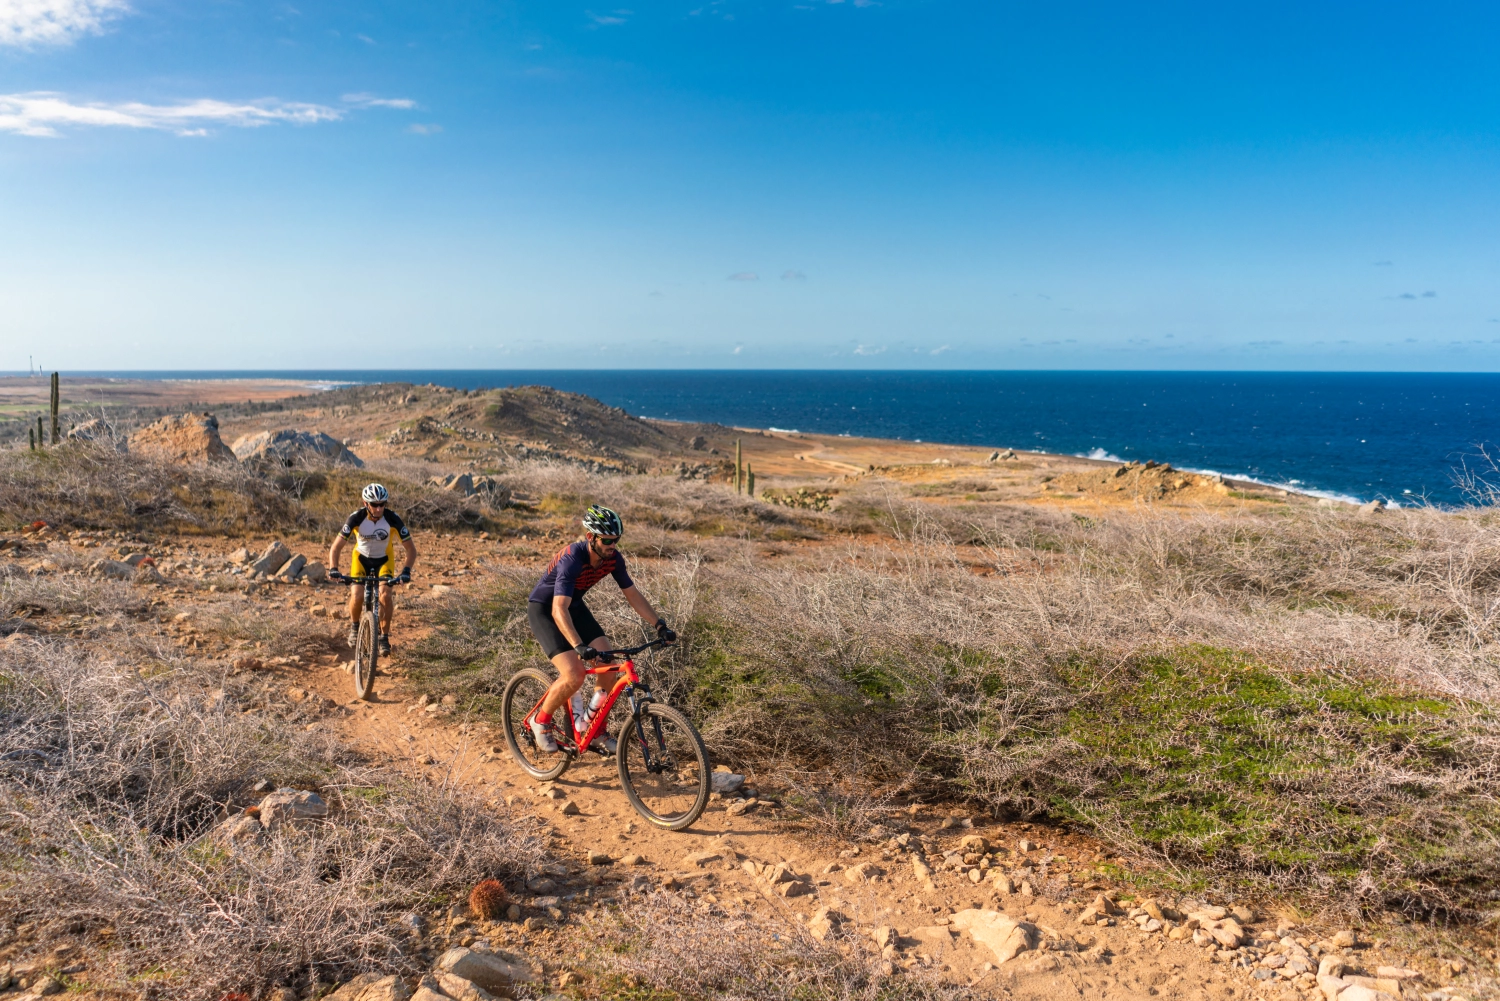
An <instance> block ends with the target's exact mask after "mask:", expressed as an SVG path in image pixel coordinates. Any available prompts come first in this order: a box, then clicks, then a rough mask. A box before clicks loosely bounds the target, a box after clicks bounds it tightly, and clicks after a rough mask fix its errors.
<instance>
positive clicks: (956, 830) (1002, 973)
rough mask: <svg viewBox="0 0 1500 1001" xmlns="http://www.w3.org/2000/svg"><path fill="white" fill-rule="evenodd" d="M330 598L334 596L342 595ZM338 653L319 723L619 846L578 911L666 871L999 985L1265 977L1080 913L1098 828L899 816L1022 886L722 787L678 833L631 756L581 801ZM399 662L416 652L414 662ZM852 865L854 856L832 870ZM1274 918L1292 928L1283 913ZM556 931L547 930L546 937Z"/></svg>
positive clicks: (590, 772)
mask: <svg viewBox="0 0 1500 1001" xmlns="http://www.w3.org/2000/svg"><path fill="white" fill-rule="evenodd" d="M463 552H464V550H463V548H462V547H461V545H459V544H458V543H455V542H449V543H444V544H442V545H440V546H428V547H427V550H426V554H425V557H426V558H425V559H424V562H425V563H426V569H427V572H428V573H429V574H431V573H435V572H440V568H441V567H443V566H444V565H448V564H452V563H454V562H456V561H459V560H461V559H462V558H463ZM466 586H470V585H466ZM481 586H482V585H481ZM327 596H328V597H329V598H332V597H333V596H334V595H333V594H332V593H331V592H330V593H329V594H328V595H327ZM328 604H329V606H330V607H332V606H333V602H332V601H329V602H328ZM400 614H401V615H402V619H400V620H398V624H397V627H396V630H395V634H394V635H395V639H396V642H397V644H398V650H397V654H398V656H399V645H400V644H401V643H403V642H405V643H410V642H411V641H413V640H414V639H415V638H416V637H418V636H419V635H420V634H421V633H422V631H424V628H425V625H424V623H423V622H422V621H421V620H420V618H419V616H420V613H413V612H409V611H404V612H402V613H400ZM328 628H329V632H330V634H331V635H337V634H339V633H340V631H341V630H342V629H343V628H344V623H343V621H342V619H336V620H334V621H333V622H332V623H330V624H329V626H328ZM340 648H341V649H342V647H341V646H340ZM333 660H334V658H333V657H324V658H323V663H320V664H311V665H307V666H306V667H295V666H286V667H282V668H278V669H277V670H278V671H280V672H281V673H282V677H283V678H284V681H285V685H286V687H287V688H288V689H290V688H300V689H303V690H306V691H307V692H309V693H310V694H313V695H316V696H319V697H322V698H325V699H328V700H331V701H332V702H334V703H337V705H338V706H339V707H340V711H338V712H334V713H330V714H329V715H327V716H326V717H324V719H323V720H321V721H320V722H318V723H316V724H314V725H315V726H317V727H319V728H322V729H326V730H327V731H328V732H330V733H331V734H334V735H336V736H337V737H338V739H340V740H343V741H346V742H348V743H350V744H351V745H354V746H356V747H359V748H360V749H362V750H363V751H364V752H366V753H368V754H370V755H371V756H373V757H376V758H379V759H384V760H385V761H386V762H387V763H389V764H390V765H392V766H394V767H396V768H397V769H399V770H401V771H403V772H404V773H406V774H408V775H410V776H412V777H414V778H419V779H426V780H427V781H431V782H435V783H451V784H454V785H457V786H461V787H465V788H467V789H469V790H471V791H473V792H476V793H478V794H480V795H481V796H483V797H484V798H486V799H490V800H493V801H496V802H499V801H502V800H504V801H509V802H514V803H518V804H520V805H527V806H530V807H531V808H533V809H535V810H536V811H537V813H538V814H539V815H540V816H542V817H544V818H545V819H546V820H547V822H548V823H549V824H550V825H551V826H552V827H553V829H554V830H555V831H556V833H557V834H558V835H559V836H560V838H561V842H560V849H561V850H562V852H563V853H564V854H565V855H568V856H571V857H572V858H573V859H574V860H577V861H578V862H579V864H580V865H586V861H585V860H586V859H587V856H588V853H589V852H590V851H596V852H599V851H602V852H604V853H606V854H608V855H610V856H612V857H613V858H614V859H615V860H616V861H615V863H614V864H613V865H612V866H610V867H609V869H607V870H602V871H601V873H600V875H601V876H602V879H601V878H597V877H596V878H595V879H592V880H587V881H582V882H578V881H575V882H574V884H573V885H572V886H571V891H572V894H576V896H572V895H571V894H570V892H569V890H570V888H569V887H564V888H562V889H561V890H559V891H550V890H549V891H547V892H548V893H549V894H552V893H558V892H561V893H562V894H563V899H562V901H561V906H562V907H563V908H564V909H565V910H569V909H576V908H577V907H579V906H585V907H587V906H593V905H594V903H595V901H596V900H597V899H598V898H599V897H600V896H601V895H603V896H608V895H609V894H610V893H611V892H617V891H618V890H620V889H621V888H622V887H623V886H625V885H628V883H629V882H632V881H636V880H637V879H638V878H640V877H644V878H645V879H646V880H647V881H649V883H650V884H651V885H653V886H657V887H663V888H667V889H675V890H676V891H678V892H681V893H684V894H689V895H696V896H698V897H701V898H703V899H706V900H708V901H709V902H711V903H712V902H719V903H724V904H730V905H734V904H738V905H742V906H745V907H747V908H749V909H751V910H753V911H755V912H758V913H760V914H762V915H763V916H768V917H771V916H776V917H779V919H781V920H785V921H787V922H797V923H799V924H802V925H803V926H806V925H807V924H808V922H809V919H811V918H812V917H813V916H814V915H815V913H816V912H817V911H818V910H819V908H823V907H827V908H832V909H834V910H836V911H838V912H840V913H841V914H843V915H844V916H846V917H847V918H848V919H849V921H852V922H853V924H854V925H855V927H856V928H857V929H858V936H859V938H860V939H862V940H864V941H867V942H872V941H874V938H873V934H872V933H873V932H874V930H875V929H876V928H877V927H881V926H886V927H890V928H892V929H894V930H895V932H896V934H897V935H898V936H899V937H900V938H899V941H898V943H897V949H896V950H894V951H893V952H892V953H889V954H888V955H889V956H890V960H891V961H892V963H893V966H902V967H905V968H915V967H919V966H930V965H936V966H938V967H940V968H941V969H942V970H943V973H944V976H945V977H946V978H951V979H952V980H954V981H956V982H959V983H963V984H968V985H972V986H973V987H974V988H975V989H976V990H978V991H980V992H981V993H984V994H987V995H995V996H1014V997H1025V998H1032V997H1034V998H1052V997H1082V998H1114V997H1121V996H1127V997H1136V996H1158V995H1159V996H1162V997H1168V998H1188V999H1195V1001H1196V999H1204V998H1234V997H1244V996H1247V995H1248V993H1249V992H1250V988H1249V986H1248V985H1249V983H1250V982H1249V981H1248V978H1247V976H1246V971H1244V970H1237V971H1232V970H1231V969H1230V968H1229V967H1228V966H1226V965H1224V964H1221V963H1214V962H1211V961H1209V960H1208V959H1206V958H1205V953H1203V952H1202V951H1200V950H1199V949H1197V948H1194V947H1193V946H1192V945H1191V944H1190V943H1189V942H1180V941H1169V940H1168V939H1166V937H1165V936H1163V935H1161V934H1152V933H1145V932H1142V931H1141V930H1140V929H1139V928H1138V927H1137V926H1136V924H1135V923H1134V922H1132V921H1130V920H1128V919H1127V918H1126V917H1124V916H1123V915H1121V916H1118V917H1117V918H1116V919H1114V920H1115V922H1116V924H1115V925H1114V926H1113V927H1104V926H1091V927H1085V926H1083V925H1081V924H1080V923H1079V921H1078V918H1079V915H1080V912H1081V911H1082V909H1083V908H1084V907H1086V906H1087V905H1088V904H1089V903H1090V902H1091V901H1093V900H1094V898H1095V897H1096V895H1097V894H1098V893H1099V892H1100V891H1103V890H1105V889H1106V887H1105V885H1104V884H1102V883H1097V882H1094V881H1093V873H1092V871H1091V867H1090V863H1092V862H1093V861H1094V860H1095V858H1096V857H1097V856H1098V853H1099V849H1100V846H1099V845H1098V843H1097V842H1093V841H1092V840H1091V839H1088V838H1085V837H1082V836H1080V835H1076V834H1072V833H1067V832H1063V831H1059V830H1056V829H1051V828H1046V827H1042V826H1040V825H1033V824H1029V823H1015V824H1004V823H997V822H993V821H988V820H986V819H985V818H982V817H975V818H972V819H970V820H969V821H968V823H970V824H972V825H973V826H972V827H970V826H965V824H964V823H963V821H959V820H950V819H949V818H948V816H947V814H945V813H940V812H935V811H933V810H930V809H926V808H919V809H917V810H915V811H910V810H906V811H900V812H899V813H896V814H894V815H893V816H892V818H891V819H890V821H889V825H890V827H891V828H892V830H891V831H890V833H891V834H892V835H895V834H896V833H897V832H905V833H907V834H909V835H910V836H911V837H912V838H916V839H920V840H921V841H924V842H925V843H926V844H927V845H928V849H927V852H926V855H927V858H928V860H929V861H931V862H933V863H934V864H936V863H937V862H940V861H941V859H942V853H943V852H944V851H947V850H950V849H953V848H957V847H958V846H959V843H960V842H961V841H962V839H963V838H964V837H967V836H971V835H979V836H981V837H983V838H985V839H986V840H987V841H989V842H990V844H991V845H992V846H994V850H995V854H996V857H997V861H996V863H995V864H996V866H997V867H999V868H1001V869H1003V870H1004V871H1006V872H1008V873H1011V874H1012V877H1013V880H1014V882H1013V890H1014V892H1005V887H1004V885H1003V884H999V883H997V882H992V881H990V880H985V881H983V882H980V883H975V882H973V881H971V879H970V878H968V877H967V876H965V875H964V874H962V873H956V872H947V871H939V872H936V873H934V874H933V875H932V877H931V880H932V882H931V883H930V884H928V883H925V881H924V880H923V879H921V878H919V877H918V875H917V874H916V871H915V870H914V867H913V862H912V858H911V855H909V854H908V853H907V852H905V851H903V850H901V849H899V848H895V847H892V846H890V843H889V842H886V843H885V844H884V845H883V844H880V843H876V844H871V843H869V842H865V843H862V844H859V845H858V854H857V855H855V854H852V852H853V850H854V849H855V847H856V845H855V843H854V842H838V841H833V840H830V839H827V838H821V837H818V836H816V835H814V834H809V833H807V832H805V831H798V830H795V829H792V828H791V827H790V825H787V824H785V823H783V822H781V821H780V820H779V819H778V818H777V817H776V816H774V815H771V814H774V813H775V811H772V810H768V811H766V812H764V813H762V812H752V813H749V814H745V815H742V816H730V815H729V814H728V813H727V812H726V806H727V805H728V801H725V800H722V799H719V798H718V797H717V796H716V797H715V800H714V801H712V802H710V804H709V806H708V809H707V811H706V812H705V813H704V815H703V817H702V819H701V820H700V821H699V822H698V823H697V824H695V825H694V827H693V828H692V829H690V830H688V831H685V832H681V833H670V832H664V831H660V830H658V829H655V828H653V827H651V826H650V825H649V824H647V823H645V822H644V821H643V820H642V819H641V818H640V817H639V816H637V815H636V814H635V812H634V811H633V810H632V809H631V807H630V805H629V803H628V802H627V801H626V799H625V797H624V794H623V793H622V792H621V791H620V788H619V778H618V773H617V772H616V767H615V762H614V760H613V759H602V758H598V757H595V756H593V755H590V756H588V757H587V758H586V759H584V760H582V761H580V762H578V763H576V764H575V765H574V766H573V767H571V768H570V769H569V770H568V771H567V772H566V773H564V775H563V776H562V777H561V778H560V779H559V780H557V782H556V783H555V786H556V788H557V789H558V790H559V792H558V794H557V795H560V796H562V797H564V798H560V799H551V798H547V797H546V796H545V795H544V792H545V789H546V787H545V786H544V785H543V784H541V783H537V782H535V781H534V780H532V779H531V778H530V777H529V776H527V775H526V774H525V773H524V772H522V771H521V770H520V769H519V768H518V767H517V766H516V765H515V763H514V762H513V761H512V760H511V758H510V755H509V753H508V751H507V750H506V748H505V747H504V738H503V736H502V735H501V733H500V732H499V731H498V729H495V728H491V727H490V726H488V725H487V724H484V723H479V722H474V721H472V720H469V719H467V718H466V717H465V714H464V713H463V712H462V711H461V709H460V707H457V706H442V705H440V704H434V705H431V706H425V705H419V704H418V702H417V700H416V696H415V693H413V692H410V691H403V689H408V688H409V686H406V685H404V684H403V683H402V682H401V681H400V679H396V678H391V677H387V676H382V677H381V678H380V679H378V683H377V690H376V696H375V698H374V699H373V700H372V701H369V702H362V701H360V700H358V699H357V698H355V696H354V691H353V679H352V678H351V676H350V675H349V673H348V670H347V668H348V654H347V652H345V653H341V654H339V655H338V659H337V661H336V662H332V661H333ZM396 663H397V665H398V667H399V660H397V661H396ZM619 714H620V710H619V709H618V708H617V709H616V712H615V718H614V720H613V723H614V725H613V726H612V727H611V729H612V730H613V729H616V728H617V726H618V722H619ZM753 778H754V777H753V776H752V781H753ZM565 803H572V804H574V805H576V806H577V808H578V810H579V812H578V813H577V814H576V815H565V814H564V813H562V812H561V807H562V806H563V804H565ZM1023 841H1025V842H1028V843H1029V845H1023V844H1022V842H1023ZM1022 848H1027V849H1028V850H1024V851H1023V850H1021V849H1022ZM706 851H707V852H713V853H716V854H717V855H718V858H716V859H712V860H708V861H706V862H703V863H702V864H701V865H700V864H697V863H695V862H693V861H691V860H688V859H686V856H689V855H692V854H695V853H702V852H706ZM630 855H639V856H641V858H642V861H641V862H640V863H638V864H636V865H630V866H627V865H624V864H622V863H621V862H620V861H618V860H620V859H621V858H624V857H627V856H630ZM747 860H749V861H754V862H757V863H761V864H766V865H775V864H778V863H790V868H791V869H792V871H793V872H795V873H798V874H806V875H808V876H810V877H811V889H812V892H809V893H807V894H806V895H804V896H797V897H792V898H787V897H784V896H782V895H781V894H780V893H778V892H777V890H776V888H775V887H773V886H772V885H770V884H769V883H767V882H766V881H765V880H764V879H762V878H758V877H756V876H754V875H752V874H751V872H750V871H748V870H747V868H746V867H745V865H744V863H745V861H747ZM862 862H870V863H873V864H874V866H875V867H877V870H879V871H880V873H881V874H880V875H877V876H876V877H875V878H874V879H873V880H871V881H860V882H852V881H851V880H850V879H849V877H847V876H846V874H845V872H844V871H843V870H844V869H848V868H850V867H853V866H855V865H858V864H859V863H862ZM836 866H837V867H841V868H839V869H837V870H836V871H832V872H829V871H828V870H829V869H831V868H834V867H836ZM1023 884H1034V885H1035V887H1036V892H1035V895H1031V893H1030V892H1029V891H1030V890H1031V886H1030V885H1023ZM570 896H571V899H570ZM1126 906H1129V905H1128V904H1127V905H1126ZM965 908H978V909H987V910H994V911H998V912H1001V913H1003V914H1005V915H1008V916H1009V917H1011V918H1014V919H1016V920H1018V921H1021V920H1024V921H1027V922H1031V923H1033V924H1035V925H1036V926H1037V927H1038V928H1039V929H1040V930H1041V938H1040V941H1039V946H1040V948H1039V949H1038V950H1036V951H1028V952H1023V953H1021V954H1020V955H1019V956H1017V957H1016V958H1015V959H1012V960H1010V961H1009V962H1007V963H1005V964H1003V965H997V964H996V962H995V960H996V958H997V957H996V956H995V955H994V953H993V952H992V951H991V950H990V949H989V948H988V947H986V946H983V945H979V944H977V943H976V942H975V941H974V940H973V939H972V938H971V937H970V936H969V935H968V934H965V933H958V934H955V933H954V932H953V931H951V930H950V929H949V927H948V924H949V920H950V918H951V916H952V915H953V914H954V913H955V912H957V911H961V910H964V909H965ZM1271 924H1272V927H1274V924H1275V921H1274V919H1272V923H1271ZM539 944H540V943H538V942H536V941H533V942H532V943H531V947H532V948H536V947H537V946H538V945H539ZM543 958H546V959H549V960H556V959H557V957H543ZM1286 991H1287V996H1288V997H1301V996H1302V993H1301V992H1299V991H1295V990H1292V989H1291V988H1290V987H1289V986H1288V987H1287V988H1286ZM1257 993H1259V994H1261V995H1263V996H1266V997H1278V996H1280V994H1281V993H1282V992H1281V990H1280V989H1277V990H1275V991H1267V990H1266V989H1264V988H1262V989H1261V990H1260V991H1258V992H1257ZM1309 996H1311V995H1309Z"/></svg>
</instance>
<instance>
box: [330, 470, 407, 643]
mask: <svg viewBox="0 0 1500 1001" xmlns="http://www.w3.org/2000/svg"><path fill="white" fill-rule="evenodd" d="M360 499H361V500H363V501H364V502H365V505H364V507H362V508H360V509H359V510H357V511H355V512H354V513H353V514H351V515H350V516H349V518H348V520H347V521H345V522H344V527H343V528H341V529H339V534H338V535H336V536H335V537H334V539H333V545H332V546H330V547H329V549H328V565H329V566H331V567H337V566H338V565H339V559H340V557H342V556H343V554H344V544H345V543H346V542H348V541H349V540H350V539H353V540H354V555H353V559H352V560H351V561H350V563H349V575H350V576H351V577H363V576H364V575H365V574H368V573H378V574H380V575H381V576H383V577H385V576H389V577H395V578H397V579H398V580H399V581H400V582H401V583H403V584H409V583H411V568H412V567H414V566H416V563H417V544H416V543H414V542H412V541H411V531H410V530H409V529H407V527H406V523H405V522H403V521H402V520H401V519H400V517H398V516H397V514H396V512H394V511H387V510H386V505H387V504H388V503H389V502H390V499H391V498H390V494H388V493H387V492H386V489H385V487H383V486H381V485H380V484H379V483H371V484H370V485H369V486H367V487H365V489H364V490H363V491H361V493H360ZM397 539H400V540H401V546H402V548H403V549H405V550H406V558H405V560H404V562H403V563H402V566H401V572H400V573H399V574H398V573H397V572H396V561H395V552H396V540H397ZM364 600H365V589H364V585H362V584H355V585H353V586H352V587H350V588H349V620H350V623H351V625H350V626H349V647H350V649H353V647H354V644H355V642H356V641H357V640H358V637H359V616H360V613H361V611H362V610H363V608H364ZM394 615H395V603H394V602H393V601H392V600H391V586H390V585H389V584H382V585H380V629H381V633H380V652H381V653H382V654H389V653H390V652H391V619H392V618H393V616H394Z"/></svg>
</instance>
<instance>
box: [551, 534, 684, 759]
mask: <svg viewBox="0 0 1500 1001" xmlns="http://www.w3.org/2000/svg"><path fill="white" fill-rule="evenodd" d="M583 530H584V536H583V538H582V539H580V540H579V541H577V542H573V543H570V544H568V545H566V546H564V547H563V548H562V549H561V550H560V551H559V552H558V554H557V555H556V556H554V557H552V562H551V563H550V564H548V565H547V572H546V573H545V574H543V575H542V579H541V581H540V582H538V584H537V586H536V587H535V588H533V589H532V592H531V597H530V600H529V601H527V603H526V618H527V621H528V622H530V623H531V633H532V635H533V636H535V637H536V641H537V642H538V643H540V644H541V646H542V650H543V651H544V652H545V653H546V654H547V657H548V659H550V660H551V661H552V666H553V667H555V668H557V680H556V681H554V682H553V683H552V687H551V688H548V689H547V694H546V696H545V697H544V698H543V699H542V704H541V708H539V709H538V710H537V713H536V716H535V717H534V719H533V720H532V723H531V732H532V735H533V736H535V737H536V742H537V747H538V748H539V749H541V750H542V751H546V752H549V753H551V752H555V751H556V750H558V746H557V740H556V739H555V738H554V737H553V736H552V732H551V728H552V714H553V713H555V712H557V711H558V710H559V709H561V708H562V706H563V703H564V702H566V701H568V699H570V698H571V699H572V700H573V724H574V727H575V728H576V737H577V739H579V740H581V739H582V738H583V737H584V735H585V734H587V733H588V727H589V722H590V720H591V719H592V718H593V714H594V713H595V712H596V711H597V710H598V709H599V706H600V705H602V704H603V702H604V699H605V697H606V696H607V695H608V693H609V690H610V689H611V688H612V687H614V683H615V679H616V678H618V677H619V674H618V672H613V671H611V672H609V673H607V674H596V675H594V684H595V688H594V692H593V695H592V697H591V699H590V701H589V702H588V703H587V705H585V703H584V701H583V694H582V692H580V691H579V689H580V688H582V686H583V679H584V677H585V669H584V666H583V664H584V661H588V660H594V659H595V658H597V657H598V656H599V652H600V651H601V650H609V649H611V646H610V642H609V639H608V638H607V637H606V636H605V635H604V629H603V627H601V626H600V625H599V623H598V621H597V620H596V619H595V618H594V616H593V613H591V612H590V611H589V609H588V606H587V605H585V604H584V603H583V595H584V592H586V591H587V590H588V589H589V588H591V587H593V586H594V585H595V584H597V583H599V582H600V581H601V580H603V579H604V578H605V577H609V576H613V577H614V579H615V583H616V584H618V585H619V587H620V591H621V593H623V594H624V595H625V600H626V601H627V602H629V603H630V607H631V608H633V609H635V613H636V614H637V615H639V616H640V617H641V619H642V621H644V622H645V623H646V624H647V625H649V626H654V627H655V629H656V635H657V636H658V637H659V638H661V639H664V640H666V641H667V642H668V643H671V642H674V641H675V640H676V639H677V634H676V633H674V632H673V631H672V630H671V629H669V628H667V620H666V619H663V618H662V617H661V616H660V615H658V614H656V609H654V608H652V607H651V602H649V601H647V600H646V597H645V595H643V594H641V592H639V591H637V590H636V587H635V582H634V581H632V580H631V579H630V574H628V573H626V571H625V557H624V555H622V554H621V553H620V551H619V550H618V549H617V548H616V547H617V546H618V545H619V542H620V535H621V533H623V532H624V531H625V525H624V523H623V522H621V521H620V516H619V515H617V514H615V513H614V512H613V511H611V510H610V509H609V508H607V507H599V506H597V505H595V506H593V507H590V508H589V509H588V510H587V511H586V512H584V515H583ZM601 740H602V742H603V744H602V746H601ZM615 747H616V742H615V739H614V738H613V737H610V736H608V735H604V736H602V737H601V738H600V739H598V740H595V741H594V745H593V749H594V750H596V751H601V752H603V753H607V754H613V753H614V752H615Z"/></svg>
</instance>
